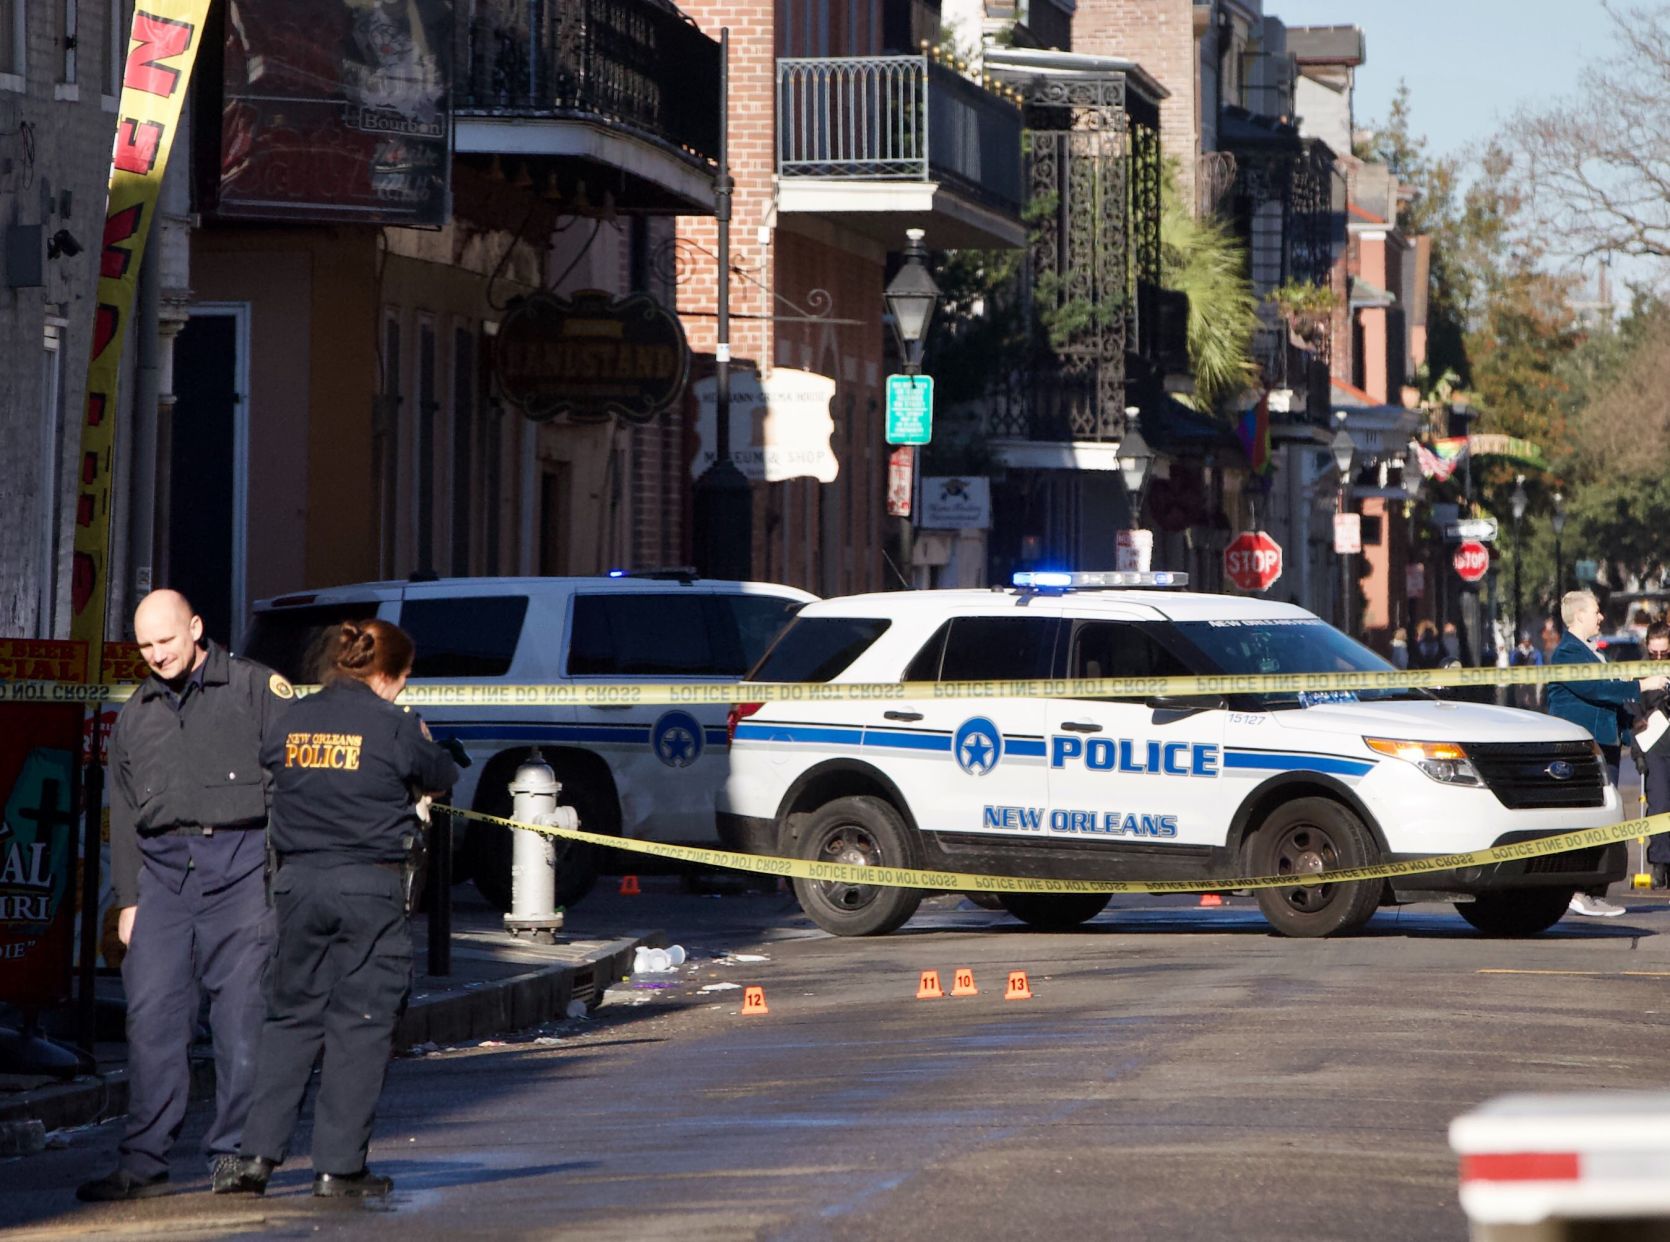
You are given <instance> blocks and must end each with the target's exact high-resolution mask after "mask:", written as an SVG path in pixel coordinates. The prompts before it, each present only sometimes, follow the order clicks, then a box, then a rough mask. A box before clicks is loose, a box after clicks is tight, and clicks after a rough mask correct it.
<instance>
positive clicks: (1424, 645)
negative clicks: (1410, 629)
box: [1409, 618, 1444, 668]
mask: <svg viewBox="0 0 1670 1242" xmlns="http://www.w3.org/2000/svg"><path fill="white" fill-rule="evenodd" d="M1443 662H1444V646H1443V644H1442V643H1440V642H1439V641H1438V627H1437V626H1436V625H1434V624H1433V623H1432V622H1431V621H1430V620H1428V619H1425V618H1423V619H1422V620H1421V621H1419V622H1417V623H1416V625H1415V645H1414V646H1413V647H1411V648H1410V649H1409V667H1410V668H1437V667H1439V666H1440V665H1441V664H1443Z"/></svg>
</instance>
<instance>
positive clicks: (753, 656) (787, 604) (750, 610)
mask: <svg viewBox="0 0 1670 1242" xmlns="http://www.w3.org/2000/svg"><path fill="white" fill-rule="evenodd" d="M711 598H712V600H713V602H714V605H715V607H717V608H718V609H719V610H720V613H721V616H722V617H724V618H728V623H729V626H731V627H734V628H735V631H736V641H737V646H738V647H739V648H740V651H741V665H740V667H739V668H738V669H737V670H736V672H735V674H734V675H735V676H738V677H740V676H742V674H743V673H745V672H747V671H748V670H749V669H751V668H753V667H754V665H755V664H757V663H758V662H759V659H760V657H761V656H763V655H764V654H765V653H766V651H767V650H769V649H770V647H771V644H772V643H774V642H776V641H777V636H778V635H779V634H781V633H782V632H783V627H784V626H786V625H787V624H788V623H789V622H790V621H791V620H793V618H794V614H795V613H797V612H799V611H800V601H799V600H797V599H790V598H788V597H787V596H783V595H715V596H712V597H711Z"/></svg>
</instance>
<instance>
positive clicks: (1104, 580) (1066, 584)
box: [1010, 569, 1189, 591]
mask: <svg viewBox="0 0 1670 1242" xmlns="http://www.w3.org/2000/svg"><path fill="white" fill-rule="evenodd" d="M1010 581H1011V582H1012V583H1013V584H1014V585H1015V586H1017V587H1019V588H1020V589H1021V590H1023V591H1094V590H1108V589H1110V588H1113V587H1180V586H1188V585H1189V575H1188V574H1186V573H1180V572H1177V571H1173V570H1166V569H1156V570H1149V571H1144V572H1141V573H1138V572H1137V571H1136V570H1129V569H1100V570H1089V571H1085V572H1081V573H1068V572H1066V571H1064V570H1056V569H1037V570H1022V571H1021V572H1019V573H1017V574H1016V575H1015V576H1014V577H1013V578H1012V579H1010Z"/></svg>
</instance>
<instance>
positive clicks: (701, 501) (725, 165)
mask: <svg viewBox="0 0 1670 1242" xmlns="http://www.w3.org/2000/svg"><path fill="white" fill-rule="evenodd" d="M730 47H731V32H730V31H729V30H728V29H722V30H720V32H719V172H718V175H717V176H716V177H715V178H714V181H713V200H714V219H715V221H716V223H717V227H718V232H717V237H716V240H717V242H718V246H717V249H718V251H719V273H718V276H719V290H718V292H719V297H718V303H717V306H716V310H717V318H716V320H715V325H714V338H715V340H714V347H713V418H714V428H713V446H714V454H713V464H712V465H710V466H708V468H707V469H706V470H704V471H702V475H701V477H700V478H699V479H697V480H696V484H695V487H694V488H692V489H691V490H692V495H691V509H692V512H691V524H692V526H693V527H694V528H695V529H694V531H693V532H692V533H693V535H694V540H693V542H694V545H695V548H694V550H695V554H696V566H697V568H698V569H699V570H700V571H701V573H702V574H703V575H704V576H706V577H709V578H746V577H748V576H749V570H750V569H751V567H752V565H753V559H754V489H753V487H752V486H751V485H750V484H749V482H748V479H747V477H746V476H744V475H743V473H742V471H741V470H740V469H738V468H737V464H736V462H735V460H733V459H732V457H731V191H732V188H733V183H732V181H731V170H730V162H729V160H730V122H729V119H728V117H727V115H726V113H727V110H728V106H729V98H730Z"/></svg>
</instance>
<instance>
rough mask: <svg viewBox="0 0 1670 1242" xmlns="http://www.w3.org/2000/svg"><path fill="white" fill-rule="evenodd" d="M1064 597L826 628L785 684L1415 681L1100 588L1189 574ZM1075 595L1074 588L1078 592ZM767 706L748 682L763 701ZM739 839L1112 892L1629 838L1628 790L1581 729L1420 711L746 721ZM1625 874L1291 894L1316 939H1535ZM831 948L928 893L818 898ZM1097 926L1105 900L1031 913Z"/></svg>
mask: <svg viewBox="0 0 1670 1242" xmlns="http://www.w3.org/2000/svg"><path fill="white" fill-rule="evenodd" d="M1037 578H1038V579H1041V580H1042V581H1041V582H1038V581H1035V582H1033V583H1031V584H1030V585H1031V587H1037V586H1040V585H1042V584H1046V583H1048V584H1053V587H1052V588H1051V589H1042V590H1040V589H1014V590H991V591H923V592H915V593H906V594H887V595H862V596H853V597H849V598H845V599H832V600H825V601H820V602H818V603H815V604H808V605H807V606H806V607H805V608H803V609H801V611H800V612H799V614H798V615H797V616H796V618H795V620H794V621H793V622H791V623H790V625H789V627H788V628H787V629H786V630H785V631H784V632H783V635H782V636H781V637H780V638H779V639H778V640H777V642H776V643H775V645H773V647H772V648H771V650H770V651H769V652H767V653H766V655H765V657H764V658H763V659H762V660H761V661H760V663H759V664H758V665H757V666H756V667H755V668H754V669H753V670H752V672H750V674H749V676H748V679H747V680H753V681H761V682H837V683H838V682H934V681H943V682H949V681H979V680H988V679H989V680H1028V679H1043V678H1065V677H1127V676H1129V677H1153V676H1169V675H1180V674H1191V673H1201V674H1205V673H1228V674H1244V673H1293V672H1343V671H1350V670H1362V669H1374V670H1383V669H1389V668H1390V666H1389V665H1388V664H1386V663H1385V662H1384V661H1383V660H1381V659H1380V657H1379V656H1377V655H1375V654H1374V653H1373V652H1371V651H1369V650H1368V649H1367V648H1365V647H1363V646H1361V645H1359V644H1358V643H1356V642H1353V641H1352V640H1351V639H1349V638H1347V637H1345V636H1344V635H1342V634H1341V633H1340V632H1339V631H1337V630H1335V629H1334V628H1333V627H1331V626H1329V625H1327V624H1326V623H1324V622H1323V621H1321V620H1319V619H1318V618H1317V617H1315V616H1314V615H1312V614H1311V613H1309V612H1306V611H1304V610H1303V609H1301V608H1298V607H1294V606H1292V605H1288V604H1279V603H1272V602H1266V601H1263V600H1257V599H1248V598H1242V597H1235V596H1221V595H1195V594H1188V593H1184V592H1168V591H1156V590H1108V589H1095V590H1083V589H1076V588H1078V587H1080V586H1083V585H1085V584H1086V582H1087V581H1088V582H1093V583H1106V582H1108V581H1110V580H1112V581H1116V582H1117V581H1127V580H1128V581H1131V582H1133V583H1134V582H1143V583H1147V582H1152V581H1156V580H1158V581H1164V580H1166V579H1172V580H1175V579H1178V578H1181V575H1161V574H1155V575H1142V576H1137V575H1113V574H1103V575H1051V576H1045V575H1038V576H1037ZM1061 588H1066V589H1061ZM746 684H747V682H746V681H745V682H744V688H746ZM728 728H729V730H730V733H731V736H732V741H731V752H730V754H731V771H730V777H729V779H728V781H727V782H726V785H725V789H724V791H723V792H722V793H721V795H720V798H719V826H720V835H721V837H723V838H725V839H726V841H727V842H728V843H729V844H731V845H732V846H733V847H735V848H741V849H747V850H751V851H754V852H758V853H773V854H787V855H792V856H796V857H799V858H804V859H815V860H825V861H839V862H849V863H860V864H865V863H867V864H874V865H878V866H898V867H927V868H930V869H936V870H954V871H965V872H984V873H993V874H1002V875H1011V876H1027V877H1051V878H1069V877H1071V878H1085V879H1109V880H1151V879H1169V880H1186V879H1214V878H1220V877H1221V878H1229V877H1234V876H1246V875H1283V874H1303V873H1306V872H1316V871H1321V870H1329V869H1337V868H1341V867H1352V866H1362V865H1368V864H1372V863H1375V862H1380V861H1391V860H1396V859H1404V858H1412V857H1417V856H1424V855H1432V854H1443V853H1454V852H1460V851H1464V850H1473V849H1480V848H1484V847H1486V846H1490V845H1498V844H1505V843H1509V842H1513V841H1519V840H1524V839H1526V838H1529V837H1536V836H1546V835H1548V834H1550V833H1555V832H1564V831H1568V830H1573V829H1578V828H1587V827H1596V826H1601V825H1607V824H1612V823H1616V822H1617V821H1618V819H1619V816H1620V801H1619V797H1618V792H1617V790H1616V789H1615V788H1614V787H1613V786H1612V785H1611V783H1610V782H1609V781H1608V779H1607V776H1606V771H1605V768H1604V767H1603V766H1602V763H1601V760H1600V756H1599V752H1598V751H1597V749H1596V747H1595V745H1594V743H1593V742H1592V741H1591V739H1590V738H1589V737H1588V736H1587V735H1586V734H1585V733H1584V732H1583V731H1582V730H1581V729H1579V728H1578V727H1576V726H1574V725H1572V724H1569V723H1567V722H1564V721H1561V720H1556V719H1552V718H1550V717H1547V716H1542V715H1538V714H1535V713H1531V712H1522V711H1518V710H1515V709H1511V708H1498V707H1485V706H1477V705H1473V704H1466V703H1454V702H1447V701H1441V700H1438V699H1435V698H1433V697H1432V696H1431V695H1429V694H1426V693H1425V692H1422V691H1418V690H1394V691H1362V692H1358V693H1332V694H1309V695H1307V694H1285V695H1277V694H1261V695H1240V696H1233V697H1230V698H1228V699H1223V698H1200V697H1190V698H1148V699H1069V698H1034V699H1020V698H991V699H967V698H962V699H932V698H930V699H914V700H888V701H875V702H851V703H841V702H810V703H805V702H797V703H787V702H779V703H772V702H767V703H763V704H762V703H742V704H739V705H738V706H737V707H736V708H734V709H733V710H732V712H731V717H730V720H729V723H728ZM1623 873H1624V849H1623V846H1621V845H1618V846H1610V847H1596V848H1593V849H1585V850H1579V851H1574V852H1570V853H1564V854H1557V855H1552V856H1548V857H1541V858H1532V859H1526V860H1521V861H1518V862H1515V863H1503V864H1498V865H1495V866H1490V867H1477V868H1466V869H1461V870H1452V871H1445V872H1438V873H1434V874H1426V875H1415V876H1408V877H1404V878H1400V879H1395V880H1391V881H1367V882H1359V883H1354V884H1333V885H1319V886H1315V887H1295V888H1291V889H1267V890H1263V891H1260V892H1259V893H1258V901H1259V905H1260V906H1261V908H1262V909H1263V912H1264V914H1265V917H1266V918H1267V919H1268V920H1269V921H1270V923H1271V924H1272V925H1274V926H1275V928H1276V929H1277V930H1279V931H1281V932H1283V933H1285V934H1288V935H1293V936H1326V935H1333V934H1337V933H1341V932H1348V931H1350V930H1352V929H1354V928H1356V927H1358V926H1360V925H1361V924H1363V923H1364V922H1366V921H1367V920H1368V918H1369V917H1370V916H1371V915H1372V914H1373V913H1374V911H1375V909H1376V907H1378V906H1380V905H1382V904H1386V903H1394V902H1402V901H1409V900H1415V899H1421V900H1432V899H1445V900H1453V901H1456V902H1458V903H1459V911H1460V913H1461V914H1462V915H1463V916H1464V917H1465V918H1466V919H1467V920H1468V921H1469V922H1470V923H1472V924H1473V925H1474V926H1475V927H1477V928H1479V929H1481V930H1483V931H1486V932H1489V933H1493V934H1501V935H1528V934H1531V933H1533V932H1537V931H1541V930H1542V929H1544V928H1546V927H1548V926H1550V925H1551V924H1553V923H1554V922H1555V921H1556V920H1557V919H1559V918H1560V916H1561V914H1562V913H1563V912H1564V911H1565V909H1566V904H1567V901H1568V900H1569V898H1570V896H1571V894H1572V892H1573V890H1574V889H1577V888H1580V887H1587V886H1588V885H1590V884H1593V883H1600V882H1610V881H1612V880H1615V879H1618V878H1620V877H1621V876H1622V875H1623ZM795 891H796V893H797V895H798V896H799V899H800V903H801V906H802V907H803V908H804V909H805V911H806V912H807V914H809V915H810V916H811V917H812V919H813V920H814V921H815V922H817V923H818V924H819V925H820V926H821V927H824V928H825V929H827V930H829V931H831V932H835V933H837V934H841V935H867V934H874V933H880V932H886V931H890V930H892V929H893V928H896V927H898V926H899V925H900V924H901V923H903V922H904V921H905V920H906V919H908V918H909V917H910V916H911V914H912V913H913V912H914V911H915V909H916V906H917V904H918V902H919V901H920V899H921V896H922V894H921V893H920V892H917V891H914V890H910V889H891V888H879V887H874V886H869V885H859V884H841V883H825V882H812V881H803V880H797V881H796V882H795ZM1002 900H1003V903H1004V905H1005V907H1006V908H1007V909H1008V910H1009V911H1010V912H1011V913H1013V914H1015V915H1017V916H1018V917H1020V918H1021V919H1023V920H1025V921H1026V922H1028V923H1031V924H1034V925H1040V926H1056V927H1062V926H1071V925H1074V924H1077V923H1080V922H1083V921H1084V920H1086V919H1089V918H1092V917H1094V916H1095V915H1096V914H1097V913H1098V912H1099V911H1100V910H1101V909H1102V908H1103V906H1105V905H1106V903H1107V898H1106V897H1105V896H1097V895H1083V894H1066V895H1049V896H1044V895H1031V894H1010V895H1004V896H1003V897H1002Z"/></svg>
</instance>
